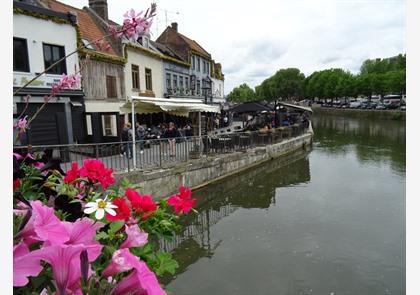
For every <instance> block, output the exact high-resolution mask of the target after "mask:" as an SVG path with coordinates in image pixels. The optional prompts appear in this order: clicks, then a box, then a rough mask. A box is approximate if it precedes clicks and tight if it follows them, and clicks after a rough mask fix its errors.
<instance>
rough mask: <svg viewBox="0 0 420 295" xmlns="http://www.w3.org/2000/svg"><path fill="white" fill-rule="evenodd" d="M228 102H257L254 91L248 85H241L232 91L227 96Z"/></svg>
mask: <svg viewBox="0 0 420 295" xmlns="http://www.w3.org/2000/svg"><path fill="white" fill-rule="evenodd" d="M228 100H229V101H234V102H246V101H254V100H257V97H256V95H255V91H254V90H253V89H252V88H251V87H249V86H248V84H246V83H243V84H241V85H239V86H238V87H235V88H233V89H232V91H231V92H230V93H229V94H228Z"/></svg>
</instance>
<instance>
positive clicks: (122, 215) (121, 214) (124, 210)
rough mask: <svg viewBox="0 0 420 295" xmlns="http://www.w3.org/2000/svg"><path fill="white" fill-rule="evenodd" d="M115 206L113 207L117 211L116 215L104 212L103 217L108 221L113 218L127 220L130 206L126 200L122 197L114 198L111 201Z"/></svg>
mask: <svg viewBox="0 0 420 295" xmlns="http://www.w3.org/2000/svg"><path fill="white" fill-rule="evenodd" d="M112 203H113V204H114V205H115V206H117V207H118V208H116V209H115V211H116V212H117V215H115V216H112V215H111V214H108V213H106V215H105V218H106V219H108V220H109V221H115V220H128V219H129V218H130V216H131V208H130V206H129V205H128V204H127V202H126V201H125V200H124V199H123V198H121V197H120V198H116V199H115V200H114V201H113V202H112Z"/></svg>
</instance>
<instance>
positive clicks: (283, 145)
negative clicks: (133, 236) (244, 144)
mask: <svg viewBox="0 0 420 295" xmlns="http://www.w3.org/2000/svg"><path fill="white" fill-rule="evenodd" d="M312 136H313V135H312V134H311V133H306V134H304V135H301V136H298V137H295V138H290V139H287V140H284V141H282V142H280V143H276V144H271V145H266V146H260V147H255V148H251V149H248V150H246V151H243V152H234V153H229V154H216V155H210V156H207V157H203V158H200V159H194V160H189V161H188V162H184V163H178V164H174V165H173V166H172V167H168V168H164V169H156V170H153V171H143V172H141V171H133V172H129V173H123V174H118V175H116V177H117V180H119V179H121V178H123V177H126V178H127V179H128V180H129V181H130V182H131V183H133V184H136V185H140V186H141V188H140V189H139V191H140V192H141V193H147V194H152V195H153V196H155V197H157V198H161V197H167V196H169V195H170V194H171V193H174V192H176V191H177V190H178V187H179V186H180V185H181V184H183V185H185V186H187V187H191V188H193V189H198V188H200V187H203V186H205V185H208V184H210V183H213V182H216V181H219V180H221V179H224V178H225V177H228V176H231V175H234V174H236V173H239V172H242V171H245V170H247V169H250V168H253V167H256V166H258V165H260V164H262V163H264V162H267V161H270V160H272V159H275V158H279V157H282V156H285V155H288V154H290V153H292V152H294V151H297V150H301V149H302V148H307V147H309V146H310V144H311V142H312Z"/></svg>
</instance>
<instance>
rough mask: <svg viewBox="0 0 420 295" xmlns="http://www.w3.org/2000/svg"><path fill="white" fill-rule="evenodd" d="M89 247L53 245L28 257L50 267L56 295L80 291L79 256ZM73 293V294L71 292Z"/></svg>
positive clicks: (33, 252)
mask: <svg viewBox="0 0 420 295" xmlns="http://www.w3.org/2000/svg"><path fill="white" fill-rule="evenodd" d="M90 247H91V246H84V245H82V244H79V245H53V246H48V247H43V248H41V249H39V250H35V251H32V252H31V253H30V254H29V256H30V257H31V258H34V259H42V260H44V261H46V262H48V263H49V264H50V265H51V268H52V271H53V277H54V281H55V285H56V286H57V291H58V294H67V292H68V291H71V292H72V291H76V290H77V289H80V277H81V269H80V254H81V253H82V251H83V250H86V249H89V248H90ZM73 293H74V292H73Z"/></svg>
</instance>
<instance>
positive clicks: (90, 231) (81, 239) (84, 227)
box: [63, 218, 104, 262]
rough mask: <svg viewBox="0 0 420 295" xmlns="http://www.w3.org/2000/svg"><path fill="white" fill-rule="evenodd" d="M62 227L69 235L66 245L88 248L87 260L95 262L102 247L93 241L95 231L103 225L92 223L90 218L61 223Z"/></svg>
mask: <svg viewBox="0 0 420 295" xmlns="http://www.w3.org/2000/svg"><path fill="white" fill-rule="evenodd" d="M63 224H64V227H65V228H66V230H67V233H68V235H69V240H68V241H67V242H66V244H67V245H84V246H90V247H89V248H88V249H87V253H88V260H89V261H90V262H92V261H94V260H96V258H98V256H99V255H100V254H101V251H102V245H101V244H100V243H99V242H97V241H95V235H96V231H97V230H98V229H99V228H101V227H102V226H103V225H104V224H103V223H102V222H96V223H95V222H94V221H93V220H92V219H90V218H82V219H78V220H76V221H75V222H68V221H64V222H63Z"/></svg>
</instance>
